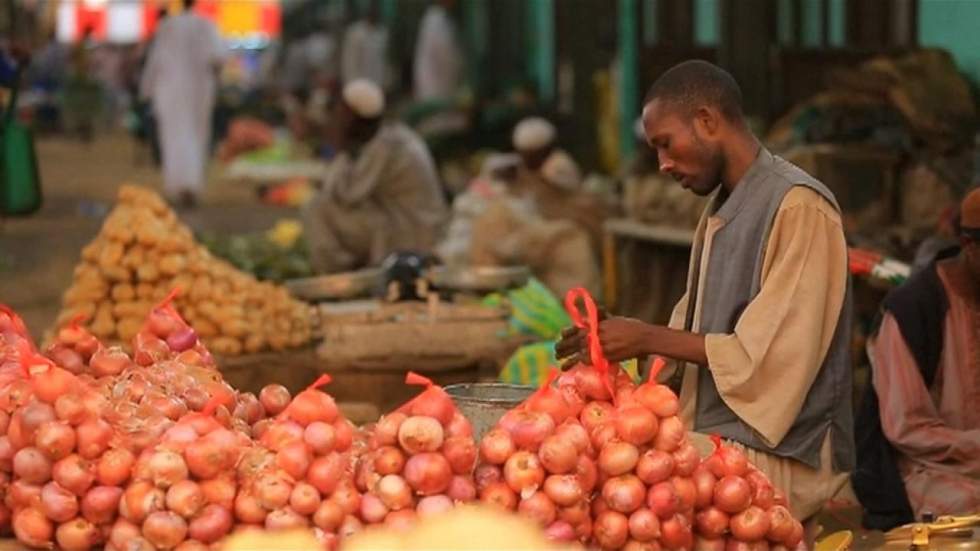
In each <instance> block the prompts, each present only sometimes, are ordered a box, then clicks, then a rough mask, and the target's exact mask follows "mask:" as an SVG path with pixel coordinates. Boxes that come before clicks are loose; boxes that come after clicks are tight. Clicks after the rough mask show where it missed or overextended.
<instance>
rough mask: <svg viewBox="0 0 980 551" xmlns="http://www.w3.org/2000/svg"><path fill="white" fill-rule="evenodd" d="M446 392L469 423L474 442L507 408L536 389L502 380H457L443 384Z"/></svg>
mask: <svg viewBox="0 0 980 551" xmlns="http://www.w3.org/2000/svg"><path fill="white" fill-rule="evenodd" d="M445 390H446V393H447V394H449V396H451V397H452V399H453V401H454V402H456V407H458V408H459V411H460V413H462V414H463V415H464V416H465V417H466V418H467V419H469V420H470V423H472V425H473V436H474V437H475V438H476V440H477V442H479V441H480V438H482V437H483V435H484V434H486V433H487V431H489V430H490V429H491V428H493V427H494V425H496V424H497V421H499V420H500V418H501V417H503V416H504V414H505V413H507V411H508V410H510V409H513V408H515V407H517V405H518V404H520V403H521V402H523V401H524V400H526V399H527V398H528V397H529V396H530V395H531V394H533V393H534V391H535V390H536V389H535V388H534V387H533V386H521V385H508V384H504V383H460V384H455V385H449V386H447V387H446V389H445Z"/></svg>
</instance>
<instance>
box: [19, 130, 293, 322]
mask: <svg viewBox="0 0 980 551" xmlns="http://www.w3.org/2000/svg"><path fill="white" fill-rule="evenodd" d="M37 153H38V157H39V164H40V170H41V178H42V187H43V192H44V206H43V207H42V208H41V210H40V211H39V212H37V213H35V214H34V215H32V216H30V217H27V218H12V219H6V220H2V221H0V302H3V303H6V304H8V305H10V306H11V307H12V308H13V309H14V310H16V311H17V312H18V313H20V315H21V316H23V317H24V319H25V321H26V322H27V325H28V327H29V328H30V330H31V333H32V334H33V335H34V336H35V338H40V336H41V334H42V333H43V332H44V331H45V330H47V329H48V328H49V327H50V326H51V324H52V323H53V322H54V319H55V317H56V316H57V313H58V310H59V309H60V306H61V304H60V302H61V294H62V292H63V291H64V289H66V288H67V287H68V285H69V283H70V281H71V274H72V270H73V268H74V266H75V264H76V263H77V262H78V258H79V253H80V251H81V248H82V247H83V246H84V245H85V244H86V243H88V242H89V241H90V240H91V239H92V238H93V237H94V236H95V234H96V233H97V232H98V230H99V228H100V226H101V223H102V219H103V218H104V216H105V214H106V213H107V212H108V210H110V209H111V208H112V205H113V201H114V198H115V194H116V191H117V189H118V188H119V186H120V184H123V183H139V184H144V185H147V186H151V187H154V188H156V189H159V187H160V181H161V178H160V173H159V171H158V169H157V168H156V167H154V166H153V164H152V163H151V162H150V160H149V155H148V154H147V152H146V151H145V150H143V149H142V148H141V147H140V146H138V145H137V144H136V143H135V142H134V141H133V140H132V139H131V138H129V137H128V136H127V135H125V134H103V135H100V136H97V137H96V139H95V141H93V142H92V143H90V144H84V143H80V142H78V141H75V140H70V139H66V138H60V137H49V138H43V139H39V140H38V142H37ZM220 174H221V167H220V166H219V165H218V164H217V163H214V164H213V165H212V166H211V167H210V170H209V177H208V185H207V188H206V190H205V193H204V196H203V199H202V201H201V205H200V206H199V207H198V208H197V209H195V210H192V211H186V212H182V213H181V218H182V219H183V220H184V222H185V223H187V224H188V225H189V226H191V228H193V229H194V230H213V231H228V232H245V231H254V230H260V229H264V228H268V227H269V226H271V225H272V224H273V223H274V222H275V221H276V220H277V219H279V218H283V217H289V216H293V217H295V216H296V212H295V211H293V210H290V209H284V208H274V207H269V206H265V205H261V204H259V203H258V202H257V201H256V200H255V198H254V197H255V195H254V193H253V190H252V188H251V187H248V186H244V185H239V184H234V183H229V182H224V181H222V180H221V178H220Z"/></svg>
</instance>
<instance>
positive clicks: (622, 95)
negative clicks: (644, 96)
mask: <svg viewBox="0 0 980 551" xmlns="http://www.w3.org/2000/svg"><path fill="white" fill-rule="evenodd" d="M617 13H618V16H619V17H618V19H619V21H618V30H619V32H618V33H617V35H618V37H619V151H620V152H621V153H622V157H623V159H627V158H629V156H630V155H632V154H633V150H634V149H635V147H636V139H635V138H634V137H633V123H634V121H636V117H637V114H638V105H639V102H640V100H639V96H638V92H639V83H638V82H637V81H638V75H637V71H638V70H639V66H640V64H639V52H638V51H637V50H638V45H639V41H638V39H637V38H638V37H637V28H636V17H635V15H636V0H619V10H618V12H617Z"/></svg>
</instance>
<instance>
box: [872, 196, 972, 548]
mask: <svg viewBox="0 0 980 551" xmlns="http://www.w3.org/2000/svg"><path fill="white" fill-rule="evenodd" d="M957 236H958V238H959V247H958V249H957V248H955V247H954V248H953V249H947V250H946V251H944V252H943V253H940V254H939V255H937V259H936V260H934V261H933V262H932V263H931V264H930V265H929V266H928V267H926V268H925V269H923V270H922V271H920V272H918V273H916V274H915V275H913V276H912V277H911V278H910V279H909V280H908V281H907V282H906V283H905V284H903V285H902V286H901V287H899V288H897V289H895V290H894V291H892V292H891V293H890V294H889V295H888V297H887V298H885V302H884V305H883V306H884V308H883V310H884V311H883V315H882V320H881V325H880V327H879V329H878V332H877V335H876V337H875V338H873V339H872V341H871V343H870V345H869V350H870V352H871V354H870V355H871V360H872V383H873V388H871V387H869V393H868V395H867V396H866V397H865V399H864V404H863V407H862V409H861V411H860V412H859V415H858V417H857V423H856V426H857V428H858V430H857V434H858V440H857V441H858V469H857V471H856V472H855V474H854V489H855V490H856V492H857V494H858V496H859V497H860V498H861V501H862V504H863V505H864V507H865V510H866V511H867V512H868V514H869V517H870V518H872V519H873V520H875V521H878V522H886V524H884V525H877V526H875V527H876V528H882V529H887V528H890V527H891V526H892V525H898V524H901V523H905V522H911V521H912V520H913V518H912V514H914V515H915V517H917V518H918V517H921V515H922V514H923V513H926V512H931V513H935V514H937V515H944V514H970V513H975V512H977V511H978V510H980V408H978V407H977V404H978V403H980V356H977V350H980V339H978V337H977V327H980V190H974V191H972V192H971V193H970V194H968V195H967V196H966V198H965V199H964V200H963V203H962V206H961V208H960V223H959V227H958V228H957ZM903 483H904V484H903Z"/></svg>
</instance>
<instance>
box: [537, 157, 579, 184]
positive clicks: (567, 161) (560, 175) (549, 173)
mask: <svg viewBox="0 0 980 551" xmlns="http://www.w3.org/2000/svg"><path fill="white" fill-rule="evenodd" d="M541 176H543V177H544V179H545V180H546V181H547V182H548V183H550V184H552V185H554V186H557V187H559V188H562V189H568V190H573V189H577V188H578V187H579V184H580V183H581V181H582V173H581V172H579V169H578V165H576V164H575V161H573V160H572V158H571V157H569V156H568V154H567V153H565V152H564V151H555V152H554V153H552V154H551V155H548V158H547V159H546V160H545V162H544V164H543V165H541Z"/></svg>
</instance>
